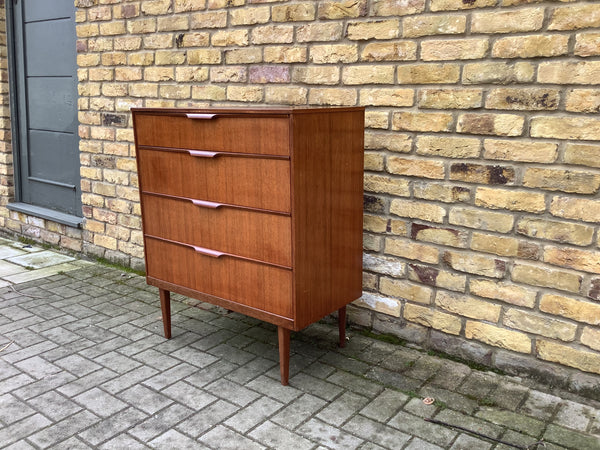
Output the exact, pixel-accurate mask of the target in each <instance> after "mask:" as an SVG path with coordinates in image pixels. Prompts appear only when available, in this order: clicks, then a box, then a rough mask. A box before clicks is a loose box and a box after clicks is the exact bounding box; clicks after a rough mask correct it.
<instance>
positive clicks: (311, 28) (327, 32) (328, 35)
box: [296, 22, 343, 42]
mask: <svg viewBox="0 0 600 450" xmlns="http://www.w3.org/2000/svg"><path fill="white" fill-rule="evenodd" d="M342 32H343V27H342V24H341V23H337V22H333V23H309V24H307V25H303V26H301V27H299V28H297V29H296V40H297V41H298V42H324V41H338V40H340V38H341V36H342Z"/></svg>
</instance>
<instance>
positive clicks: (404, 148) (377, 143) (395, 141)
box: [361, 91, 412, 153]
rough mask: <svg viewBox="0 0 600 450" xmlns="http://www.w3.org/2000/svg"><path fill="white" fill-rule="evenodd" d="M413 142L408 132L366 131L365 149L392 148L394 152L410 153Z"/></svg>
mask: <svg viewBox="0 0 600 450" xmlns="http://www.w3.org/2000/svg"><path fill="white" fill-rule="evenodd" d="M361 92H362V91H361ZM411 144H412V139H411V137H410V136H408V135H406V134H400V133H380V132H377V133H375V132H371V131H366V132H365V149H368V150H390V151H392V152H398V153H408V152H410V149H411Z"/></svg>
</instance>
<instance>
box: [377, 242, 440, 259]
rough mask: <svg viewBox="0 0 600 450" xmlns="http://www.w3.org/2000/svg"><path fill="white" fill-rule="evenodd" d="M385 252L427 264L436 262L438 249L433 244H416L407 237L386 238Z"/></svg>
mask: <svg viewBox="0 0 600 450" xmlns="http://www.w3.org/2000/svg"><path fill="white" fill-rule="evenodd" d="M384 251H385V253H386V254H388V255H394V256H399V257H401V258H406V259H412V260H417V261H421V262H424V263H428V264H437V262H438V261H439V250H438V249H437V248H435V247H433V246H430V245H425V244H418V243H415V242H412V241H410V240H408V239H402V238H386V239H385V250H384Z"/></svg>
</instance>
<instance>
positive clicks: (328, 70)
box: [292, 66, 340, 85]
mask: <svg viewBox="0 0 600 450" xmlns="http://www.w3.org/2000/svg"><path fill="white" fill-rule="evenodd" d="M292 80H293V81H294V82H295V83H306V84H319V85H333V84H338V83H339V81H340V69H339V68H338V67H333V66H305V67H295V68H294V69H293V72H292Z"/></svg>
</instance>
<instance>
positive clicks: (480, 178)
mask: <svg viewBox="0 0 600 450" xmlns="http://www.w3.org/2000/svg"><path fill="white" fill-rule="evenodd" d="M449 178H450V180H454V181H464V182H467V183H479V184H508V185H510V184H513V182H514V179H515V170H514V168H512V167H502V166H489V165H484V164H472V163H471V164H468V163H453V164H451V165H450V176H449Z"/></svg>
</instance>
